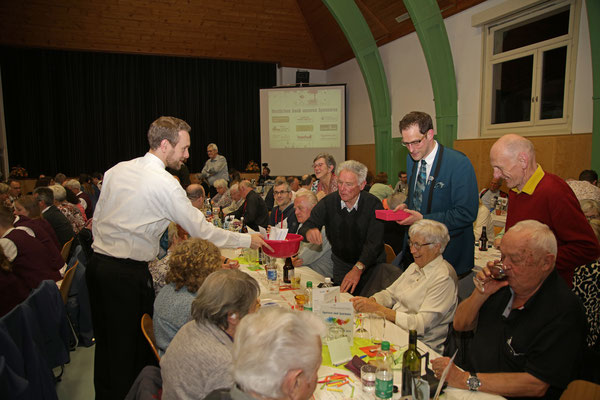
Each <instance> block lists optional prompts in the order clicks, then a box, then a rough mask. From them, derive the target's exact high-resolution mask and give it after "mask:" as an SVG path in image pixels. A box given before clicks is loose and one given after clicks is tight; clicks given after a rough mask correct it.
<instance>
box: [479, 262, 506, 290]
mask: <svg viewBox="0 0 600 400" xmlns="http://www.w3.org/2000/svg"><path fill="white" fill-rule="evenodd" d="M488 269H489V270H490V273H491V275H490V276H489V277H486V278H485V279H479V278H478V277H477V276H474V277H473V283H474V284H475V287H476V288H477V290H479V292H481V293H485V284H486V283H488V282H490V281H491V280H492V279H494V280H497V281H502V280H505V279H507V278H508V277H507V276H506V271H505V270H504V265H503V264H502V261H500V260H495V261H494V265H492V266H488Z"/></svg>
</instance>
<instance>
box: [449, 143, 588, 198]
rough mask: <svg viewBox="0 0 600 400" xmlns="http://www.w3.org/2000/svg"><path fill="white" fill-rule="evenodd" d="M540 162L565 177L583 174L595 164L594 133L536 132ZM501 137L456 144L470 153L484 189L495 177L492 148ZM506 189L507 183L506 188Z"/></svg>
mask: <svg viewBox="0 0 600 400" xmlns="http://www.w3.org/2000/svg"><path fill="white" fill-rule="evenodd" d="M528 139H529V140H531V141H532V142H533V145H534V147H535V153H536V159H537V162H538V163H539V164H540V165H541V166H542V168H543V169H544V171H547V172H551V173H553V174H556V175H558V176H560V177H561V178H563V179H567V178H575V179H577V178H578V177H579V173H580V172H581V171H583V170H584V169H590V168H591V164H592V134H591V133H589V134H577V135H557V136H532V137H528ZM496 140H497V139H471V140H456V141H455V142H454V148H455V149H456V150H459V151H462V152H463V153H465V154H466V155H467V157H469V159H470V160H471V163H473V167H474V168H475V174H476V175H477V183H478V186H479V188H480V189H482V188H483V187H485V186H486V185H487V184H488V183H489V181H490V179H492V167H491V166H490V148H491V147H492V145H493V144H494V143H495V142H496ZM504 190H506V187H505V188H504Z"/></svg>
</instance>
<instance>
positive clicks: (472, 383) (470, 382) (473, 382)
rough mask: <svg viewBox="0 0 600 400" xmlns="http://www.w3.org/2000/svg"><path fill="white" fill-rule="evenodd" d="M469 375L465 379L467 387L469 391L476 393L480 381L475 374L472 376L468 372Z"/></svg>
mask: <svg viewBox="0 0 600 400" xmlns="http://www.w3.org/2000/svg"><path fill="white" fill-rule="evenodd" d="M469 374H471V376H469V378H467V386H468V387H469V390H470V391H472V392H477V391H478V390H479V387H480V386H481V381H480V380H479V378H478V377H477V374H474V373H472V372H469Z"/></svg>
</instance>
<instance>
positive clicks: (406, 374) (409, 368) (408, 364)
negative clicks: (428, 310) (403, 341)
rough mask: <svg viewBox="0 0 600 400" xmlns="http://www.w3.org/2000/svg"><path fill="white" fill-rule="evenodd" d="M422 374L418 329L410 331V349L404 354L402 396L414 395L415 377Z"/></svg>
mask: <svg viewBox="0 0 600 400" xmlns="http://www.w3.org/2000/svg"><path fill="white" fill-rule="evenodd" d="M420 376H421V355H420V354H419V351H418V350H417V331H416V330H415V329H411V330H409V331H408V350H406V351H405V352H404V355H403V356H402V391H401V394H402V396H412V394H413V393H412V389H413V379H419V377H420Z"/></svg>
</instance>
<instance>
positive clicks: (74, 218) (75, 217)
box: [56, 200, 85, 235]
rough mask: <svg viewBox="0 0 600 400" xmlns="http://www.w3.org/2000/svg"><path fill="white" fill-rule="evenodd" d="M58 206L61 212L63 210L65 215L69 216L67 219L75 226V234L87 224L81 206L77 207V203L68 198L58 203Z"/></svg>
mask: <svg viewBox="0 0 600 400" xmlns="http://www.w3.org/2000/svg"><path fill="white" fill-rule="evenodd" d="M56 207H58V209H59V210H60V212H62V213H63V214H64V215H65V217H67V219H68V220H69V222H70V223H71V226H72V227H73V232H75V234H76V235H77V234H78V233H79V232H80V231H81V230H82V229H83V227H84V226H85V220H84V218H83V216H82V215H81V211H79V208H77V206H76V205H74V204H71V203H69V202H68V201H66V200H65V201H63V202H62V203H59V204H57V205H56Z"/></svg>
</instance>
